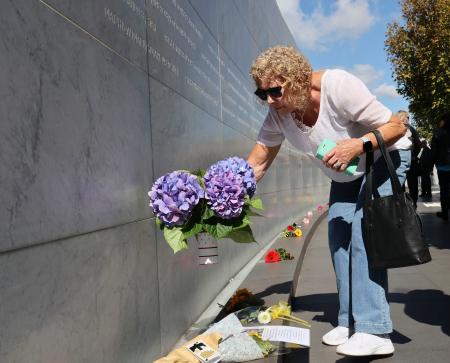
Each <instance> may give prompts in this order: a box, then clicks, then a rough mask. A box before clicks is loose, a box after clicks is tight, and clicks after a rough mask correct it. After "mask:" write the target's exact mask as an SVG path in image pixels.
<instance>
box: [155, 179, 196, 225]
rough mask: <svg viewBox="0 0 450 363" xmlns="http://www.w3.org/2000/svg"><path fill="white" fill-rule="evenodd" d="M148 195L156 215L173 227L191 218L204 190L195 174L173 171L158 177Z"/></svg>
mask: <svg viewBox="0 0 450 363" xmlns="http://www.w3.org/2000/svg"><path fill="white" fill-rule="evenodd" d="M148 195H149V197H150V206H151V207H152V208H153V212H154V213H155V215H156V217H157V218H159V219H160V220H161V221H162V222H163V223H164V224H165V225H167V226H169V227H171V226H179V225H182V224H184V223H185V222H186V221H187V220H188V219H189V218H190V216H191V214H192V210H193V209H194V207H195V206H196V205H197V204H198V202H199V200H200V199H201V198H203V197H204V191H203V189H202V187H201V186H200V184H199V182H198V180H197V177H196V176H195V175H192V174H189V173H186V172H181V171H173V172H171V173H168V174H166V175H163V176H162V177H160V178H158V180H156V182H155V183H154V184H153V186H152V189H151V191H149V192H148Z"/></svg>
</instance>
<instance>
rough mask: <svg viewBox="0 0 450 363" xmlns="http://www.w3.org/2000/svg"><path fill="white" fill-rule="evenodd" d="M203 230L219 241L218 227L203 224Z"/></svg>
mask: <svg viewBox="0 0 450 363" xmlns="http://www.w3.org/2000/svg"><path fill="white" fill-rule="evenodd" d="M203 230H204V231H206V232H207V233H209V234H210V235H211V236H212V237H213V238H214V239H216V240H217V239H219V238H218V237H217V226H216V225H214V224H207V223H203Z"/></svg>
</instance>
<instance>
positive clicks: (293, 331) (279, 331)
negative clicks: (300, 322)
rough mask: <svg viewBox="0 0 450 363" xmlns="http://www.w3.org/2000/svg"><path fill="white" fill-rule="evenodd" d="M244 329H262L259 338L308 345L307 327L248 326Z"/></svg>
mask: <svg viewBox="0 0 450 363" xmlns="http://www.w3.org/2000/svg"><path fill="white" fill-rule="evenodd" d="M244 329H245V330H262V334H261V338H263V339H264V340H270V341H272V342H285V343H295V344H300V345H303V346H305V347H309V345H310V339H309V329H304V328H296V327H293V326H281V325H267V326H248V327H245V328H244Z"/></svg>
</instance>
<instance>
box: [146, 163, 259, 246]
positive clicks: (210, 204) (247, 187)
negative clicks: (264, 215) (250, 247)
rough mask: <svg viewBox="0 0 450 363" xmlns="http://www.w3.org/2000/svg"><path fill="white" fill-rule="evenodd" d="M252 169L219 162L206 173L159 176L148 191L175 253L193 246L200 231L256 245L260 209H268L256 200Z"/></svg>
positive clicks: (180, 173) (241, 164)
mask: <svg viewBox="0 0 450 363" xmlns="http://www.w3.org/2000/svg"><path fill="white" fill-rule="evenodd" d="M255 191H256V179H255V175H254V173H253V169H252V167H251V166H250V165H249V164H248V163H247V162H246V161H245V160H244V159H241V158H239V157H230V158H227V159H225V160H221V161H218V162H217V163H215V164H213V165H212V166H211V167H210V168H209V169H208V170H207V171H206V172H205V171H203V170H199V171H198V172H196V173H190V172H188V171H173V172H171V173H168V174H165V175H163V176H162V177H160V178H158V179H157V180H156V182H155V183H154V184H153V187H152V189H151V190H150V192H149V193H148V195H149V197H150V206H151V207H152V209H153V212H154V214H155V216H156V223H157V224H158V226H159V227H160V228H161V229H162V230H163V232H164V238H165V239H166V241H167V243H168V244H169V245H170V247H171V248H172V249H173V250H174V252H175V253H176V252H178V251H180V250H183V249H186V248H188V244H187V240H188V238H190V237H193V236H196V235H197V234H199V233H208V234H210V235H211V236H212V237H213V238H215V239H217V240H218V239H221V238H230V239H232V240H234V241H236V242H255V239H254V237H253V233H252V230H251V228H250V216H254V215H258V213H257V212H255V211H254V210H261V209H263V205H262V201H261V199H259V198H255V197H254V195H255Z"/></svg>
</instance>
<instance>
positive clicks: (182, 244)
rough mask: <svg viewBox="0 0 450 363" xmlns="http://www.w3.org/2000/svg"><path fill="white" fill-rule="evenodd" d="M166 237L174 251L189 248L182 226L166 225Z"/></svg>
mask: <svg viewBox="0 0 450 363" xmlns="http://www.w3.org/2000/svg"><path fill="white" fill-rule="evenodd" d="M164 238H165V239H166V241H167V243H168V244H169V246H170V247H171V248H172V249H173V252H174V253H177V252H178V251H181V250H184V249H187V248H188V244H187V241H186V239H185V238H184V235H183V232H182V230H181V228H180V227H171V228H169V227H164Z"/></svg>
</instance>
